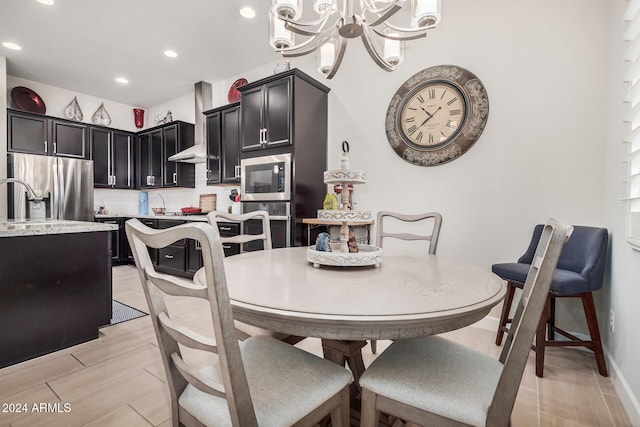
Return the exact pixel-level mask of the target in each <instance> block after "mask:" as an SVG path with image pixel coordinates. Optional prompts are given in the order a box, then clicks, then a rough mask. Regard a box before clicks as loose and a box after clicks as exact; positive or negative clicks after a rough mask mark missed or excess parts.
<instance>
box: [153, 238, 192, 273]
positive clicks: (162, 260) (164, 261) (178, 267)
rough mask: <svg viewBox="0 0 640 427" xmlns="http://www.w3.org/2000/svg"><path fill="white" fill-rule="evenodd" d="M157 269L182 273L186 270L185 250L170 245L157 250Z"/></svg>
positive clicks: (181, 247)
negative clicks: (161, 268)
mask: <svg viewBox="0 0 640 427" xmlns="http://www.w3.org/2000/svg"><path fill="white" fill-rule="evenodd" d="M158 267H163V268H166V269H168V270H175V271H178V272H180V273H184V271H185V270H186V265H185V248H184V247H183V246H173V245H171V246H167V247H166V248H161V249H158Z"/></svg>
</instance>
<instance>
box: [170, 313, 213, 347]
mask: <svg viewBox="0 0 640 427" xmlns="http://www.w3.org/2000/svg"><path fill="white" fill-rule="evenodd" d="M158 320H159V321H160V324H161V325H162V327H163V328H164V330H165V331H167V333H168V334H169V335H171V338H173V339H174V340H176V341H177V342H178V343H180V344H182V345H186V346H187V347H189V348H194V349H196V350H202V351H208V352H211V353H218V347H217V346H216V342H215V341H214V340H212V339H211V338H207V337H205V336H203V335H200V334H199V333H197V332H194V331H193V330H192V329H189V328H186V327H184V326H182V325H180V324H178V323H177V322H174V321H173V320H171V319H169V317H168V316H167V314H166V313H160V314H159V315H158Z"/></svg>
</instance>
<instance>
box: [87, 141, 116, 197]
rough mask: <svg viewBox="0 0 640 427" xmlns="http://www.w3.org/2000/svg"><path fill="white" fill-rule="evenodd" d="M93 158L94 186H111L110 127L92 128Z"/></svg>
mask: <svg viewBox="0 0 640 427" xmlns="http://www.w3.org/2000/svg"><path fill="white" fill-rule="evenodd" d="M89 137H90V140H91V160H93V186H94V187H95V188H109V187H111V182H112V178H111V159H112V157H111V132H110V131H109V130H108V129H101V128H91V131H90V132H89Z"/></svg>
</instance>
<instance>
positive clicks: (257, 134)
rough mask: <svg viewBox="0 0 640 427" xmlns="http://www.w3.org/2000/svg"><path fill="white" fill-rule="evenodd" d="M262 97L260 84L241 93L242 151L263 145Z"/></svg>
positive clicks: (259, 147)
mask: <svg viewBox="0 0 640 427" xmlns="http://www.w3.org/2000/svg"><path fill="white" fill-rule="evenodd" d="M263 98H264V97H263V95H262V86H259V87H256V88H253V89H251V90H247V91H245V92H242V94H241V105H242V107H241V108H240V111H241V112H240V114H241V119H240V121H241V123H242V131H241V133H242V151H250V150H261V149H262V147H263V139H264V127H263V125H262V110H263V108H262V107H263Z"/></svg>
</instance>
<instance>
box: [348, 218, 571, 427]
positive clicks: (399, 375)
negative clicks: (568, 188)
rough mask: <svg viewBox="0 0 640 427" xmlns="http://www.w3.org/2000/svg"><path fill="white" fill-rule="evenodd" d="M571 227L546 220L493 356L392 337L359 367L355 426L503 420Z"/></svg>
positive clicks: (430, 340)
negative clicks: (384, 420) (383, 420)
mask: <svg viewBox="0 0 640 427" xmlns="http://www.w3.org/2000/svg"><path fill="white" fill-rule="evenodd" d="M571 231H572V227H571V226H567V225H564V224H561V223H558V222H556V221H554V220H553V219H550V220H549V221H548V222H547V224H546V225H545V227H544V229H543V231H542V236H541V238H540V241H539V243H538V245H537V249H536V251H535V255H534V258H533V262H532V264H531V266H530V268H529V272H528V274H527V278H526V281H525V285H524V289H523V292H522V297H521V298H520V300H519V303H518V307H517V310H516V313H515V316H514V319H513V324H512V327H511V328H510V330H509V334H508V336H507V339H506V342H505V345H504V348H503V349H502V352H501V354H500V357H499V359H497V360H496V359H495V358H493V357H492V356H489V355H487V354H485V353H481V352H479V351H476V350H474V349H471V348H469V347H467V346H464V345H462V344H459V343H455V342H453V341H450V340H448V339H446V338H443V337H438V336H431V337H418V338H410V339H402V340H397V341H394V342H393V343H392V344H391V345H390V346H389V347H388V348H387V349H386V350H385V351H384V352H383V353H382V354H380V355H379V356H378V357H377V358H376V359H375V360H374V361H373V362H372V363H371V365H370V366H369V367H368V368H367V369H366V370H365V372H364V374H363V375H362V377H361V378H360V385H361V386H362V413H361V424H360V425H361V426H363V427H371V426H377V425H378V421H379V417H380V413H381V412H382V413H386V414H388V415H391V416H394V417H398V418H399V419H402V420H404V421H406V422H413V423H417V424H420V425H428V426H431V425H437V426H454V425H472V426H492V427H493V426H496V427H498V426H508V425H510V418H511V412H512V411H513V405H514V403H515V399H516V395H517V393H518V388H519V387H520V381H521V380H522V373H523V371H524V367H525V365H526V362H527V357H528V354H529V350H530V347H531V341H532V340H533V336H534V335H535V333H536V328H537V326H538V320H539V319H540V314H541V313H542V310H543V309H544V306H545V301H546V297H547V294H548V292H549V286H550V285H551V279H552V276H553V272H554V270H555V267H556V264H557V262H558V258H559V257H560V251H561V250H562V246H563V245H564V243H565V242H566V240H567V238H568V237H569V235H570V234H571Z"/></svg>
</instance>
